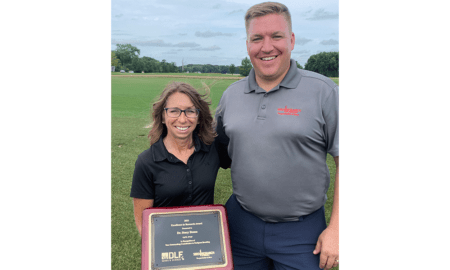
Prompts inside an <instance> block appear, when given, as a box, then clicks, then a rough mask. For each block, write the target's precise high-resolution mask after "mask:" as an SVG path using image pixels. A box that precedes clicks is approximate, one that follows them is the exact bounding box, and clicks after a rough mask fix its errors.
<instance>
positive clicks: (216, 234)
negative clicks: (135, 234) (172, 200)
mask: <svg viewBox="0 0 450 270" xmlns="http://www.w3.org/2000/svg"><path fill="white" fill-rule="evenodd" d="M142 220H143V221H142V267H141V269H142V270H166V269H167V270H169V269H170V270H197V269H202V270H203V269H204V270H208V269H211V270H212V269H217V270H229V269H233V258H232V256H231V246H230V235H229V232H228V221H227V214H226V210H225V207H224V206H223V205H200V206H182V207H157V208H148V209H145V210H144V212H143V214H142Z"/></svg>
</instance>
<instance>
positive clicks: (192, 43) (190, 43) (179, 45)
mask: <svg viewBox="0 0 450 270" xmlns="http://www.w3.org/2000/svg"><path fill="white" fill-rule="evenodd" d="M198 46H200V44H197V43H195V42H180V43H177V44H175V45H173V47H183V48H186V47H198Z"/></svg>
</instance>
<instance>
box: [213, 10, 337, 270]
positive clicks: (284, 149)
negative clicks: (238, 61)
mask: <svg viewBox="0 0 450 270" xmlns="http://www.w3.org/2000/svg"><path fill="white" fill-rule="evenodd" d="M245 26H246V31H247V42H246V44H247V52H248V55H249V56H250V60H251V62H252V64H253V69H252V70H251V71H250V74H249V76H248V77H246V78H245V79H242V80H240V81H238V82H235V83H233V84H232V85H230V87H229V88H228V89H227V90H226V91H225V92H224V94H223V96H222V98H221V100H220V103H219V106H218V109H217V113H216V120H217V123H218V125H217V133H218V135H219V136H218V138H217V139H218V140H219V141H220V142H221V143H222V145H223V147H224V148H225V149H226V150H227V151H228V155H229V157H230V158H231V160H232V163H231V178H232V182H233V195H232V196H231V197H230V199H229V200H228V202H227V204H226V208H227V212H228V220H229V225H230V237H231V247H232V252H233V260H234V264H235V269H236V270H241V269H258V270H259V269H271V267H274V268H275V269H302V270H304V269H308V270H309V269H319V268H321V269H330V268H332V267H335V266H337V264H338V258H339V244H338V243H339V204H338V202H339V152H338V150H339V143H338V141H339V136H338V86H337V85H336V84H335V83H334V82H333V81H332V80H330V79H329V78H327V77H325V76H322V75H320V74H317V73H314V72H310V71H306V70H301V69H298V68H297V66H296V62H295V61H294V60H291V59H290V57H291V51H292V50H293V49H294V44H295V35H294V33H292V26H291V17H290V14H289V11H288V9H287V8H286V6H284V5H283V4H279V3H272V2H266V3H262V4H257V5H254V6H253V7H251V8H250V9H249V10H248V11H247V13H246V15H245ZM327 153H330V154H331V155H332V156H333V157H334V160H335V163H336V181H335V191H334V194H335V195H334V204H333V209H332V215H331V220H330V224H329V226H328V227H326V222H325V216H324V207H323V205H324V204H325V202H326V199H327V198H326V192H327V190H328V187H329V183H330V175H329V171H328V167H327V164H326V156H327Z"/></svg>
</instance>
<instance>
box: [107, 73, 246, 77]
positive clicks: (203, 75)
mask: <svg viewBox="0 0 450 270" xmlns="http://www.w3.org/2000/svg"><path fill="white" fill-rule="evenodd" d="M111 75H163V76H165V75H171V76H173V75H175V76H192V77H199V76H200V77H211V76H214V77H242V78H244V76H241V75H239V73H237V74H222V73H128V72H124V73H121V72H111Z"/></svg>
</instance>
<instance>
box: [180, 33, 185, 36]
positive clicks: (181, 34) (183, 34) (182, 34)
mask: <svg viewBox="0 0 450 270" xmlns="http://www.w3.org/2000/svg"><path fill="white" fill-rule="evenodd" d="M178 35H179V36H187V34H186V33H179V34H178Z"/></svg>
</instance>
